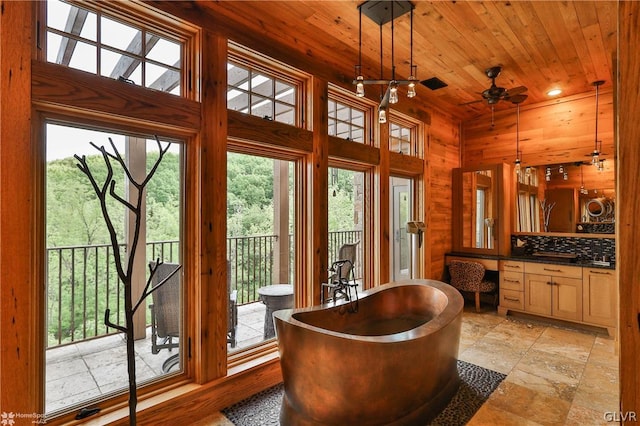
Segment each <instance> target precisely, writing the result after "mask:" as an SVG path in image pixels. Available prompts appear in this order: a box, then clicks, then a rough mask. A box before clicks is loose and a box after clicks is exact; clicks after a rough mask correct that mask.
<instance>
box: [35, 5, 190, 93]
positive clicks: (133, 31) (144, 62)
mask: <svg viewBox="0 0 640 426" xmlns="http://www.w3.org/2000/svg"><path fill="white" fill-rule="evenodd" d="M98 28H99V34H100V37H97V33H98V30H97V29H98ZM183 44H184V43H182V42H181V41H179V40H172V39H169V38H168V37H165V36H160V35H158V34H155V33H151V32H148V31H147V30H146V29H145V28H144V27H143V26H136V25H133V24H130V23H126V22H122V21H119V20H116V19H115V18H113V17H110V16H108V15H107V13H106V12H103V11H92V10H90V9H88V8H81V7H77V6H73V5H69V4H68V3H65V2H63V1H59V0H49V1H47V54H46V58H47V61H48V62H53V63H56V64H60V65H65V66H68V67H70V68H75V69H79V70H82V71H86V72H90V73H94V74H96V73H98V72H99V74H100V75H101V76H104V77H110V78H113V79H124V80H125V81H127V82H129V83H133V84H136V85H140V86H143V87H147V88H150V89H155V90H161V91H163V92H167V93H172V94H175V95H181V90H182V89H181V83H182V74H183V70H182V60H181V58H182V49H183ZM98 64H99V68H100V69H99V70H98Z"/></svg>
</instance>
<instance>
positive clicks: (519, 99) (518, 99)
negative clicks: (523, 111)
mask: <svg viewBox="0 0 640 426" xmlns="http://www.w3.org/2000/svg"><path fill="white" fill-rule="evenodd" d="M528 97H529V95H515V96H510V97H509V98H507V100H508V101H510V102H511V103H514V104H519V103H521V102H524V101H525V99H527V98H528Z"/></svg>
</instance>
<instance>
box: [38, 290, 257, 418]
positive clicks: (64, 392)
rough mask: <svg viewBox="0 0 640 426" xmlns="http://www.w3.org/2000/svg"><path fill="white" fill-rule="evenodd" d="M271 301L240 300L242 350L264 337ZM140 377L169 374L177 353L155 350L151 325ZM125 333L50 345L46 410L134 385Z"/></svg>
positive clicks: (141, 350) (139, 344)
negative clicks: (165, 364) (166, 369)
mask: <svg viewBox="0 0 640 426" xmlns="http://www.w3.org/2000/svg"><path fill="white" fill-rule="evenodd" d="M265 310H266V307H265V305H264V304H263V303H261V302H256V303H250V304H247V305H241V306H238V328H237V332H236V340H237V346H236V347H235V348H234V349H231V348H230V346H229V350H230V351H235V350H240V349H242V348H246V347H248V346H251V345H254V344H257V343H260V342H261V341H263V335H264V319H265V318H264V316H265ZM135 350H136V379H137V382H138V383H144V382H145V381H148V380H151V379H154V378H157V377H158V376H161V375H162V374H163V372H162V363H163V362H164V361H165V360H166V359H167V358H168V357H170V356H172V355H173V354H175V353H177V349H173V350H172V351H171V352H170V351H169V350H167V349H163V350H161V351H160V352H159V353H158V354H156V355H154V354H152V353H151V330H150V328H148V329H147V338H146V339H141V340H137V341H136V342H135ZM126 353H127V351H126V345H125V340H124V336H123V335H122V334H113V335H109V336H105V337H99V338H95V339H91V340H83V341H79V342H76V343H73V344H69V345H64V346H59V347H54V348H51V349H48V350H47V351H46V394H45V397H46V413H47V414H51V413H54V412H57V411H60V410H65V409H67V408H69V407H72V406H75V405H77V404H79V403H81V402H83V401H84V402H85V403H84V404H82V406H78V409H79V408H81V407H83V406H89V405H91V402H92V400H94V399H95V398H100V397H101V396H102V395H106V394H110V393H115V392H118V391H124V390H125V389H126V388H127V387H128V383H129V379H128V375H127V355H126Z"/></svg>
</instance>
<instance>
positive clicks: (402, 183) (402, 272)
mask: <svg viewBox="0 0 640 426" xmlns="http://www.w3.org/2000/svg"><path fill="white" fill-rule="evenodd" d="M390 188H391V191H390V192H391V200H390V201H391V206H390V217H391V232H392V235H393V239H392V242H391V245H390V247H389V248H390V252H391V253H390V254H391V263H392V277H391V278H392V280H394V281H395V280H398V279H401V278H411V265H412V262H411V259H412V254H411V239H410V238H409V235H408V234H407V222H408V221H409V220H411V219H412V216H413V202H412V200H413V181H412V180H411V179H406V178H399V177H391V181H390Z"/></svg>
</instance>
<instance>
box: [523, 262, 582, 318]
mask: <svg viewBox="0 0 640 426" xmlns="http://www.w3.org/2000/svg"><path fill="white" fill-rule="evenodd" d="M524 288H525V297H524V298H525V306H524V310H525V312H530V313H532V314H541V315H546V316H550V317H555V318H559V319H565V320H571V321H582V268H581V267H579V266H565V265H550V264H545V263H528V262H527V263H525V274H524Z"/></svg>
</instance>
